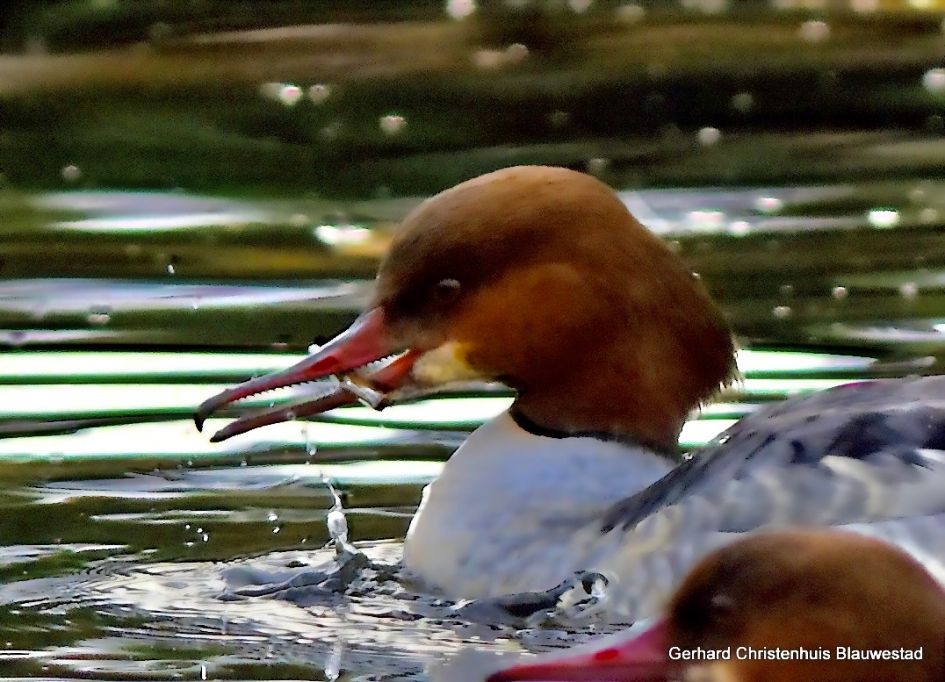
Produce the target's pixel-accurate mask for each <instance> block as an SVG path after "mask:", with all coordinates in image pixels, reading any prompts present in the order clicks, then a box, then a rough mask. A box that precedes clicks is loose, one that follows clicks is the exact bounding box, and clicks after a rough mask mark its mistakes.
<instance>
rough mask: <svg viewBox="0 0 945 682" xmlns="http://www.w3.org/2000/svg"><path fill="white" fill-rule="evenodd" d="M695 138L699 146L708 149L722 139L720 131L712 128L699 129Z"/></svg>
mask: <svg viewBox="0 0 945 682" xmlns="http://www.w3.org/2000/svg"><path fill="white" fill-rule="evenodd" d="M696 137H697V139H698V140H699V144H701V145H703V146H705V147H709V146H711V145H714V144H716V143H717V142H718V141H719V140H720V139H722V131H720V130H719V129H718V128H712V127H705V128H700V129H699V133H698V134H697V135H696Z"/></svg>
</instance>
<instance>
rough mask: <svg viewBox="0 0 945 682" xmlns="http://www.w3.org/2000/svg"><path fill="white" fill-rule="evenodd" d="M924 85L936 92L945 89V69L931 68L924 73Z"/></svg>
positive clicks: (930, 90)
mask: <svg viewBox="0 0 945 682" xmlns="http://www.w3.org/2000/svg"><path fill="white" fill-rule="evenodd" d="M922 86H923V87H924V88H925V89H926V90H928V91H929V92H934V93H936V94H938V93H940V92H942V91H945V69H929V70H928V71H926V72H925V73H924V74H923V75H922Z"/></svg>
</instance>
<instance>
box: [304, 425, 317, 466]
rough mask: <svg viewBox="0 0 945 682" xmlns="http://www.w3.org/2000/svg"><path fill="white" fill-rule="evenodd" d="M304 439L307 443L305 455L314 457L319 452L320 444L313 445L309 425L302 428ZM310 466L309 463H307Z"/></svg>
mask: <svg viewBox="0 0 945 682" xmlns="http://www.w3.org/2000/svg"><path fill="white" fill-rule="evenodd" d="M302 438H303V440H304V441H305V454H306V455H308V456H309V457H314V456H315V454H316V453H317V452H318V443H313V442H312V439H311V438H310V436H309V433H308V423H305V424H304V425H303V426H302ZM306 464H308V462H306Z"/></svg>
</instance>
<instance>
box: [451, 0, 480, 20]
mask: <svg viewBox="0 0 945 682" xmlns="http://www.w3.org/2000/svg"><path fill="white" fill-rule="evenodd" d="M478 8H479V7H478V5H477V4H476V0H446V13H447V14H448V15H449V16H450V17H451V18H452V19H456V20H462V19H466V18H468V17H470V16H472V15H473V14H474V13H475V12H476V10H477V9H478Z"/></svg>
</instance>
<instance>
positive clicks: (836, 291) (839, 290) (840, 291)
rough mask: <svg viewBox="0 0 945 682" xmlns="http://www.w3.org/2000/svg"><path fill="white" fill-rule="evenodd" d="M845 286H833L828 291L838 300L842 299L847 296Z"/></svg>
mask: <svg viewBox="0 0 945 682" xmlns="http://www.w3.org/2000/svg"><path fill="white" fill-rule="evenodd" d="M847 293H848V292H847V288H846V287H834V288H833V290H832V291H831V292H830V295H831V296H833V297H834V298H835V299H837V300H838V301H840V300H843V299H845V298H846V297H847Z"/></svg>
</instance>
